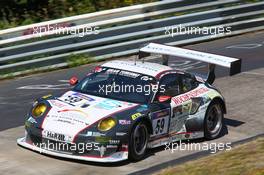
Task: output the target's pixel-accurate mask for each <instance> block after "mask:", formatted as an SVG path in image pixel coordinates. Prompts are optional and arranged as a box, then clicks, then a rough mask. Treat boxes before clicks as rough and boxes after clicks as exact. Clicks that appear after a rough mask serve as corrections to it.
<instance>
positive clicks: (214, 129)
mask: <svg viewBox="0 0 264 175" xmlns="http://www.w3.org/2000/svg"><path fill="white" fill-rule="evenodd" d="M223 118H224V113H223V109H222V106H221V104H220V103H219V102H218V101H213V102H212V103H211V104H210V105H209V107H208V108H207V111H206V115H205V118H204V136H205V138H206V139H208V140H212V139H215V138H218V137H219V135H220V133H221V131H222V129H223Z"/></svg>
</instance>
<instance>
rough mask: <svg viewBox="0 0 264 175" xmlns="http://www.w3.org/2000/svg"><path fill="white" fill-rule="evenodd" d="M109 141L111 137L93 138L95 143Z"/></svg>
mask: <svg viewBox="0 0 264 175" xmlns="http://www.w3.org/2000/svg"><path fill="white" fill-rule="evenodd" d="M109 140H111V137H105V136H97V137H95V141H96V142H99V143H107V142H109Z"/></svg>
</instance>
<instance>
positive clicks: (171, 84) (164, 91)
mask: <svg viewBox="0 0 264 175" xmlns="http://www.w3.org/2000/svg"><path fill="white" fill-rule="evenodd" d="M159 87H160V89H159V93H158V95H168V96H171V97H174V96H177V95H179V93H180V86H179V76H178V75H177V74H168V75H165V76H163V77H162V78H161V80H160V85H159Z"/></svg>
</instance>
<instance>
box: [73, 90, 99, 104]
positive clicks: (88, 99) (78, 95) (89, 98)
mask: <svg viewBox="0 0 264 175" xmlns="http://www.w3.org/2000/svg"><path fill="white" fill-rule="evenodd" d="M72 95H75V96H77V97H80V98H82V99H84V100H87V101H90V102H91V101H95V99H93V98H91V97H89V96H87V95H84V94H81V93H79V92H75V93H73V94H72Z"/></svg>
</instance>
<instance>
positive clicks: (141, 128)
mask: <svg viewBox="0 0 264 175" xmlns="http://www.w3.org/2000/svg"><path fill="white" fill-rule="evenodd" d="M148 141H149V132H148V128H147V125H146V124H145V123H144V122H139V123H138V124H136V125H134V127H133V128H132V131H131V133H130V136H129V146H128V159H129V160H130V161H138V160H141V159H143V157H144V156H145V154H146V151H147V144H148Z"/></svg>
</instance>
